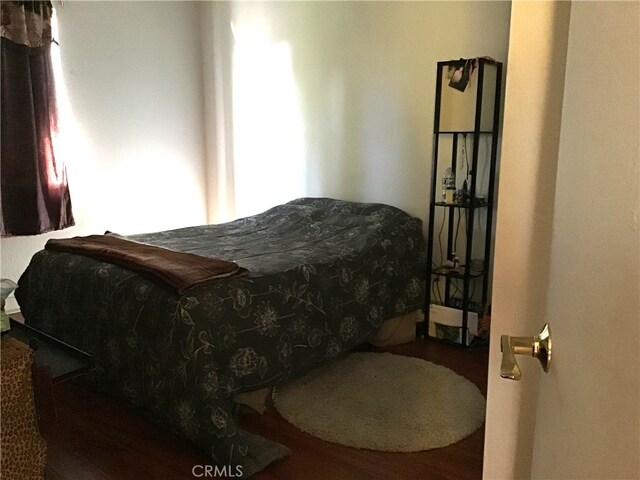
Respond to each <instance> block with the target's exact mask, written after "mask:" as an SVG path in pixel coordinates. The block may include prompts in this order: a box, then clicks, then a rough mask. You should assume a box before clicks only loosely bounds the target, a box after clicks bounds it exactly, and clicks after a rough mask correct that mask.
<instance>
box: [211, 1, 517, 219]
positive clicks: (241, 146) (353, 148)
mask: <svg viewBox="0 0 640 480" xmlns="http://www.w3.org/2000/svg"><path fill="white" fill-rule="evenodd" d="M509 11H510V3H509V2H266V3H262V2H242V3H237V4H233V5H231V6H230V8H228V9H227V11H226V12H218V13H219V15H218V16H217V17H216V21H218V22H220V18H221V15H225V14H226V15H227V16H228V17H227V18H228V19H229V20H228V21H227V22H226V26H227V28H228V29H230V32H229V33H228V37H227V38H231V39H232V43H233V42H235V43H234V44H235V46H236V47H238V46H240V47H241V50H242V52H243V53H242V55H243V56H242V57H241V58H240V62H241V63H242V65H244V67H243V68H241V69H240V70H239V71H238V70H235V71H234V73H235V74H236V76H235V78H234V79H233V82H234V88H236V89H242V91H243V92H247V93H246V95H243V97H242V98H240V99H237V100H238V101H242V100H243V99H244V98H245V97H246V96H247V95H251V94H252V93H253V94H255V99H252V100H251V102H250V106H251V108H250V109H249V110H248V111H247V113H244V114H243V112H242V111H240V112H238V111H236V112H235V115H236V118H235V126H236V131H235V137H236V140H238V138H240V141H237V144H236V146H235V148H234V152H233V153H234V154H235V155H236V165H235V168H236V171H235V174H236V175H235V195H234V200H235V204H236V205H235V210H232V209H230V211H228V212H226V215H227V217H228V218H232V217H234V216H236V215H243V214H248V213H251V212H252V211H259V210H262V209H266V208H268V207H270V206H272V205H273V204H274V202H276V201H280V200H282V201H286V200H289V199H291V198H293V197H294V196H296V195H309V196H331V197H338V198H344V199H348V200H355V201H375V202H384V203H389V204H392V205H396V206H398V207H400V208H403V209H405V210H407V211H408V212H409V213H411V214H414V215H417V216H420V217H422V218H423V219H425V220H426V218H427V216H428V195H429V176H430V165H431V144H432V132H433V111H434V96H435V73H436V62H437V61H439V60H449V59H455V58H460V57H474V56H479V55H489V56H492V57H494V58H496V59H498V60H501V61H505V60H506V53H507V42H508V33H509ZM211 22H213V21H211ZM219 24H220V23H218V25H219ZM231 24H233V27H231ZM224 25H225V22H222V27H224ZM207 48H208V49H209V50H210V51H211V52H214V46H211V45H209V46H208V47H207V45H205V46H204V50H203V51H205V52H206V50H207ZM252 52H253V53H254V54H255V57H254V58H253V60H247V58H251V54H252ZM211 54H212V55H214V53H211ZM217 54H218V55H217V58H218V59H220V58H221V56H222V57H224V55H225V54H224V52H222V53H221V52H217ZM226 56H227V58H226V61H232V60H233V59H232V57H231V54H230V53H229V52H227V53H226ZM269 56H271V57H269ZM266 57H269V58H272V59H273V61H272V62H271V63H269V62H265V58H266ZM222 60H225V59H224V58H222ZM236 60H238V59H237V58H236ZM236 66H237V65H236ZM278 75H280V76H278ZM274 78H280V79H281V84H286V85H287V88H284V89H280V88H278V87H277V86H274V85H273V84H274V83H275V82H274V81H273V79H274ZM205 90H206V92H208V93H210V92H212V91H213V90H214V89H213V88H212V86H211V85H209V86H207V87H206V89H205ZM234 108H236V110H238V104H237V103H234ZM240 110H241V109H240ZM243 122H255V128H254V129H253V130H251V129H249V130H248V131H250V132H252V133H250V134H248V135H247V136H246V137H243V135H245V133H243V132H246V131H247V129H244V127H243V125H240V127H239V128H238V125H239V124H241V123H243ZM248 144H251V145H248ZM247 147H250V148H249V149H247ZM247 150H248V151H247ZM291 158H294V159H295V161H291V160H290V159H291ZM215 161H216V159H212V158H211V156H210V158H209V164H210V165H212V164H214V163H215ZM300 162H302V163H300ZM243 165H244V167H243ZM243 168H244V170H243ZM252 180H255V181H254V182H252ZM221 203H223V202H221ZM221 215H222V216H224V212H223V213H222V214H221Z"/></svg>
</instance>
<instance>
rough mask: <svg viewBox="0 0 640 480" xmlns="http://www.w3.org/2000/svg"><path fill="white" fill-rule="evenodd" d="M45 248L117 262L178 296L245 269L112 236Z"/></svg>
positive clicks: (57, 242)
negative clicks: (170, 289) (161, 284)
mask: <svg viewBox="0 0 640 480" xmlns="http://www.w3.org/2000/svg"><path fill="white" fill-rule="evenodd" d="M45 248H46V249H48V250H57V251H60V252H68V253H76V254H79V255H85V256H87V257H92V258H96V259H98V260H102V261H104V262H108V263H114V264H116V265H120V266H121V267H124V268H127V269H129V270H132V271H134V272H138V273H141V274H144V275H146V276H147V277H150V278H151V279H152V280H155V281H160V282H162V283H163V284H164V285H166V286H168V287H171V288H172V289H174V290H175V291H176V292H177V293H178V294H180V295H182V294H183V293H185V292H186V291H187V290H190V289H192V288H194V287H198V286H200V285H204V284H206V283H209V282H212V281H215V280H218V279H221V278H228V277H231V276H234V275H239V274H241V273H243V272H245V269H244V268H241V267H239V266H238V264H237V263H235V262H230V261H227V260H220V259H217V258H208V257H201V256H200V255H194V254H193V253H183V252H176V251H175V250H169V249H166V248H162V247H156V246H153V245H147V244H144V243H138V242H134V241H131V240H126V239H124V238H121V237H117V236H113V235H89V236H88V237H74V238H65V239H60V240H55V239H52V240H49V241H48V242H47V244H46V245H45Z"/></svg>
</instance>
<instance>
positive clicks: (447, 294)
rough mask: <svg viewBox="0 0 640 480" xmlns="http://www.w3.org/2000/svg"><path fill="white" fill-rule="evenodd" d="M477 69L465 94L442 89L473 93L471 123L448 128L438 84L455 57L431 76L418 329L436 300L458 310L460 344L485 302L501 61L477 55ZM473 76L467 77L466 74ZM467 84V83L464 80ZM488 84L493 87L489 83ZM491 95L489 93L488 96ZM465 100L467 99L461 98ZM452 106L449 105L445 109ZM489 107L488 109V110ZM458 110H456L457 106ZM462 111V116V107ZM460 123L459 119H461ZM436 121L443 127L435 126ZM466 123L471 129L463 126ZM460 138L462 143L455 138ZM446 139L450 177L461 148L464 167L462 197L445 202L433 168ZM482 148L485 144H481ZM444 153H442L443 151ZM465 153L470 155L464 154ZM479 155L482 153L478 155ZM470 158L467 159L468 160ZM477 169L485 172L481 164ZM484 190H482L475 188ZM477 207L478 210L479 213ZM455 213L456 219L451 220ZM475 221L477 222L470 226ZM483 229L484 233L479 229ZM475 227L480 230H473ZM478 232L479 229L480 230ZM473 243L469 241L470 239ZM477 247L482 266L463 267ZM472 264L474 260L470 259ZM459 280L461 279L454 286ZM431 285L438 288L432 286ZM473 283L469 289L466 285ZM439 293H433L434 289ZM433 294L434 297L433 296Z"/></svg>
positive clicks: (436, 168) (438, 164)
mask: <svg viewBox="0 0 640 480" xmlns="http://www.w3.org/2000/svg"><path fill="white" fill-rule="evenodd" d="M477 62H478V63H477V70H476V71H475V72H473V75H474V76H475V84H474V87H475V92H473V91H469V92H465V94H462V93H459V92H457V91H455V93H450V92H449V91H448V90H447V92H446V93H447V94H451V95H454V96H455V95H457V97H455V98H454V100H456V101H459V100H460V99H463V100H464V95H467V96H468V97H469V96H471V95H474V94H475V99H474V98H470V101H471V102H475V107H473V105H472V108H471V110H474V111H475V112H474V119H473V125H472V126H471V125H470V124H468V123H466V124H465V125H463V126H462V127H461V128H460V129H459V130H458V129H455V128H452V126H453V127H455V125H452V123H454V124H455V120H456V119H455V118H454V119H453V120H452V121H449V122H447V125H442V122H441V121H442V118H443V93H444V92H443V87H444V88H449V87H447V86H446V85H445V84H444V81H443V77H444V73H445V69H448V68H449V67H454V68H455V67H457V66H460V65H461V60H451V61H446V62H438V66H437V77H436V78H437V80H436V99H435V116H434V126H433V160H432V170H431V197H430V205H429V226H428V242H427V243H428V246H427V249H428V250H427V265H428V266H429V268H428V271H427V279H426V280H427V281H426V285H427V288H428V291H427V295H426V302H425V309H424V311H425V323H424V325H423V334H424V335H425V336H427V335H429V325H430V323H429V322H430V321H431V319H430V310H431V308H430V307H431V305H432V304H439V305H443V306H446V307H449V308H454V309H457V310H459V311H461V325H460V326H458V327H452V328H458V329H460V330H459V332H456V333H459V335H456V338H459V339H460V341H459V342H455V343H459V344H460V345H467V344H468V335H469V312H470V311H474V310H475V311H477V312H476V313H478V316H479V317H480V316H481V315H482V313H483V310H484V306H485V305H487V303H488V302H490V299H489V270H490V260H491V239H492V225H493V212H494V190H495V176H496V158H497V150H498V129H499V123H500V101H501V91H502V63H500V62H494V61H492V60H490V59H486V58H479V59H478V60H477ZM472 79H473V77H472ZM470 86H471V82H470ZM492 87H493V88H492ZM491 97H493V98H491ZM467 100H469V98H467ZM454 107H456V105H453V106H452V107H451V109H453V108H454ZM488 109H491V110H492V111H488ZM458 110H460V109H458ZM462 113H463V116H464V112H462ZM462 123H465V122H462ZM441 126H442V127H443V128H442V129H441ZM470 126H471V128H469V127H470ZM468 138H471V140H472V151H471V155H469V152H468V150H467V149H468V145H467V140H468ZM483 138H485V139H486V140H484V142H485V145H488V147H487V148H488V151H486V152H485V155H481V154H480V150H481V140H482V139H483ZM462 142H464V145H461V143H462ZM444 143H447V147H448V146H449V145H450V150H451V160H450V164H449V165H448V166H449V168H451V170H452V173H453V174H454V176H456V177H457V176H458V175H459V174H461V173H463V172H462V171H459V169H458V168H457V165H458V163H459V161H460V159H461V158H460V155H461V153H460V152H461V150H462V152H463V153H464V154H465V155H464V156H465V158H464V160H465V161H464V166H466V175H465V177H464V178H465V180H466V181H467V191H466V196H464V197H462V199H460V196H458V197H457V200H456V201H455V202H454V203H447V202H445V201H444V199H443V198H442V194H441V192H442V190H441V189H440V183H439V182H438V179H439V178H440V177H441V176H440V174H439V172H440V171H441V169H442V164H443V163H444V162H445V161H446V159H445V160H443V159H442V158H441V157H442V153H443V152H442V151H441V150H442V149H443V148H442V147H443V144H444ZM485 150H486V149H485ZM445 153H446V152H445ZM469 157H470V158H469ZM481 157H482V158H481ZM469 159H470V163H469ZM482 162H488V167H489V168H488V172H489V177H488V182H487V179H486V178H483V181H485V182H487V183H486V185H480V180H479V177H480V171H481V168H482V167H483V165H481V163H482ZM484 167H485V168H482V170H484V172H485V177H486V166H484ZM460 183H461V182H460V181H457V182H456V187H460ZM482 188H484V189H485V190H484V191H482V190H481V189H482ZM480 212H482V213H483V214H481V213H480ZM463 215H464V218H465V228H464V230H463V235H462V237H460V238H461V239H462V240H463V242H462V243H463V244H464V245H463V251H464V256H460V263H461V265H460V266H459V267H457V268H455V269H454V268H451V267H450V266H448V265H447V260H449V261H451V260H452V257H453V255H454V253H455V254H456V256H458V254H461V253H462V252H458V251H457V249H458V246H459V244H460V242H459V239H460V238H459V236H458V234H459V229H460V224H461V219H462V216H463ZM456 216H457V223H456ZM436 217H439V218H442V220H441V222H442V225H441V227H440V229H439V230H440V231H439V232H438V234H437V236H438V238H436ZM476 220H477V221H478V223H479V225H476ZM445 223H446V225H447V228H446V233H447V234H446V238H447V241H446V258H442V257H443V256H444V245H443V244H442V243H443V242H442V238H441V236H442V233H443V231H444V226H445ZM482 229H484V232H482V231H481V230H482ZM476 230H480V232H476ZM482 233H484V234H483V235H482ZM478 236H480V237H484V246H483V247H482V246H481V247H480V249H479V248H478V246H477V243H478ZM436 241H437V242H439V250H440V252H441V255H440V258H439V259H437V258H436V257H434V248H435V246H436ZM474 242H475V243H474ZM478 251H481V252H482V257H481V259H482V268H481V269H480V270H472V269H471V268H467V265H470V264H471V259H472V258H473V255H474V252H476V253H475V255H476V258H477V257H478V253H477V252H478ZM476 263H478V262H476ZM442 280H444V296H442V292H441V288H440V285H441V281H442ZM478 282H479V283H480V284H481V285H479V286H480V287H481V289H480V297H479V299H478V300H476V301H474V299H473V298H472V297H473V296H474V294H475V293H476V287H477V286H478ZM460 284H462V286H461V288H460ZM436 285H437V287H438V289H437V290H436V289H435V288H434V287H435V286H436ZM472 285H473V290H472ZM438 292H440V294H439V295H438V294H437V293H438ZM434 297H436V298H434Z"/></svg>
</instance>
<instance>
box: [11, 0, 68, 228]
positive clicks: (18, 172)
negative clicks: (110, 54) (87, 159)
mask: <svg viewBox="0 0 640 480" xmlns="http://www.w3.org/2000/svg"><path fill="white" fill-rule="evenodd" d="M51 13H52V7H51V3H50V2H31V1H26V2H5V1H3V2H2V38H1V41H2V57H1V58H2V93H1V99H2V105H1V107H2V108H1V110H2V112H1V116H2V118H1V121H2V123H1V124H0V129H1V130H2V138H1V142H2V143H1V147H0V150H1V158H0V160H1V165H0V167H1V169H0V177H1V182H0V197H1V202H0V234H1V235H2V236H14V235H36V234H39V233H44V232H49V231H52V230H60V229H63V228H66V227H69V226H71V225H74V220H73V214H72V211H71V197H70V194H69V186H68V184H67V175H66V170H65V167H64V164H63V163H62V162H60V161H59V160H57V159H56V157H55V154H54V150H53V137H54V135H55V133H56V132H57V109H56V98H55V85H54V79H53V71H52V67H51V52H50V50H51V41H52V40H51Z"/></svg>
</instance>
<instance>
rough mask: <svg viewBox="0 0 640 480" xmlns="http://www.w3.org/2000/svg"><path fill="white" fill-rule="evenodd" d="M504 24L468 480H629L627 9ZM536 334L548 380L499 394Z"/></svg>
mask: <svg viewBox="0 0 640 480" xmlns="http://www.w3.org/2000/svg"><path fill="white" fill-rule="evenodd" d="M511 20H512V23H511V37H510V45H509V59H508V64H507V69H506V70H507V82H506V96H505V114H504V135H503V143H502V155H501V158H502V160H501V174H500V175H501V177H500V190H499V203H498V216H497V219H498V220H497V222H498V224H497V231H496V257H495V258H496V259H495V268H494V285H493V291H494V294H493V312H492V339H491V350H490V360H489V384H488V397H487V400H488V401H487V425H486V437H485V457H484V458H485V461H484V478H485V479H494V478H536V479H538V478H540V479H549V478H563V479H566V478H579V479H587V478H597V479H600V478H613V479H628V478H640V414H639V412H640V356H639V354H638V352H639V351H640V240H639V239H640V234H639V232H638V222H639V220H638V216H639V213H638V211H639V209H640V163H639V157H640V149H639V143H640V137H639V131H640V120H639V112H640V72H639V69H638V62H639V60H640V32H639V25H640V3H638V2H637V1H634V2H572V4H569V3H565V2H539V3H537V2H514V3H513V6H512V19H511ZM545 322H548V323H549V324H550V326H551V331H552V338H553V349H554V351H553V359H552V364H551V369H550V371H549V373H547V374H545V373H542V372H541V368H540V365H539V364H538V362H537V360H536V359H534V358H530V357H529V358H527V357H524V356H518V363H519V365H520V367H521V369H522V373H523V376H522V380H521V381H520V382H515V381H512V380H504V379H501V378H500V376H499V370H500V359H501V353H500V345H499V340H500V335H501V334H508V335H522V336H524V335H535V334H537V333H539V331H540V329H541V327H542V325H543V324H544V323H545Z"/></svg>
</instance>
